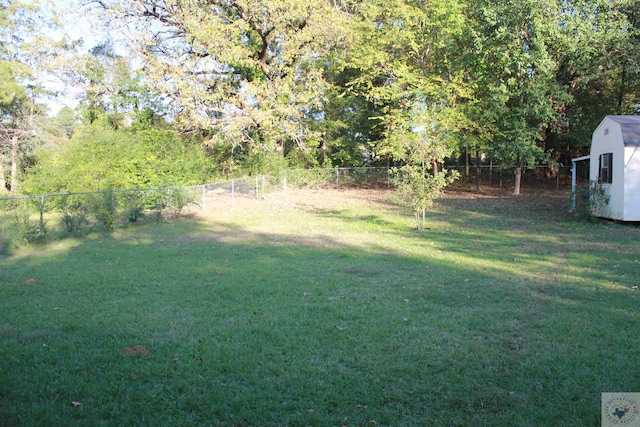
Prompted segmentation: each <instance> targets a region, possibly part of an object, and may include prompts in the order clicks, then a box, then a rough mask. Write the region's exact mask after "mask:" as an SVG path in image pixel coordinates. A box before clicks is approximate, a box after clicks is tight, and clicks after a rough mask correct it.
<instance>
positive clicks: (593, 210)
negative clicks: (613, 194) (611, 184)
mask: <svg viewBox="0 0 640 427" xmlns="http://www.w3.org/2000/svg"><path fill="white" fill-rule="evenodd" d="M576 191H577V194H575V195H574V196H575V200H576V206H575V209H576V213H577V215H578V217H579V218H581V219H583V220H586V221H589V222H595V221H598V220H599V219H600V218H601V217H602V216H603V214H604V208H605V207H606V205H608V204H609V194H608V192H607V190H606V189H605V188H604V187H603V186H602V185H601V184H599V183H597V182H595V181H591V182H590V183H589V186H581V187H579V188H578V189H577V190H576Z"/></svg>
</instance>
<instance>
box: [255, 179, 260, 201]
mask: <svg viewBox="0 0 640 427" xmlns="http://www.w3.org/2000/svg"><path fill="white" fill-rule="evenodd" d="M259 191H260V189H259V188H258V175H256V194H255V198H256V199H257V198H258V193H259Z"/></svg>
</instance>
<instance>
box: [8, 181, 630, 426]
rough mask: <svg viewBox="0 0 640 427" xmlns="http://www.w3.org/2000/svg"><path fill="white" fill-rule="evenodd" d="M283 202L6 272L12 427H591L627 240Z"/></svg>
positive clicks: (41, 249)
mask: <svg viewBox="0 0 640 427" xmlns="http://www.w3.org/2000/svg"><path fill="white" fill-rule="evenodd" d="M389 195H390V193H388V192H386V191H375V190H349V191H329V190H327V191H300V190H298V191H293V190H290V191H287V192H282V193H275V194H272V195H269V196H268V197H267V199H266V200H253V201H252V200H243V201H241V202H239V203H237V204H236V207H235V208H233V209H231V208H229V207H226V208H225V209H220V210H210V211H208V212H207V214H206V215H201V214H194V215H193V216H192V217H188V218H182V219H176V220H171V221H170V222H168V223H151V224H146V225H139V226H132V227H129V228H127V229H124V230H119V231H117V232H114V233H112V234H110V235H102V234H98V235H91V236H89V237H85V238H82V239H71V238H70V239H66V240H63V241H59V242H53V243H50V244H46V245H36V246H32V247H31V248H30V249H25V250H22V251H20V252H18V253H14V254H12V255H10V256H3V257H0V424H1V425H6V426H37V425H42V426H63V425H64V426H74V425H82V426H86V425H113V426H123V425H127V426H135V425H140V426H150V425H168V426H169V425H170V426H191V425H192V426H206V425H212V426H287V425H289V426H306V425H314V426H315V425H331V426H340V425H346V426H366V425H372V426H373V425H377V426H405V425H406V426H410V425H420V426H424V425H433V426H483V425H486V426H570V425H571V426H595V425H600V417H601V409H600V398H601V392H607V391H609V392H620V391H627V392H628V391H637V392H640V368H639V367H638V360H640V334H639V333H638V331H639V329H640V310H639V302H640V299H639V296H638V292H639V291H638V290H637V288H634V287H637V285H639V284H640V245H639V244H638V243H639V241H640V239H639V238H640V228H638V227H637V226H634V225H618V224H613V223H596V224H589V223H582V222H578V221H576V220H575V219H573V218H572V217H571V216H569V215H568V214H567V212H566V211H567V206H568V196H567V194H566V193H562V194H558V193H545V194H538V195H531V194H530V195H526V196H523V197H520V198H512V197H491V196H483V197H477V196H475V195H473V194H470V193H453V194H449V195H447V197H446V198H445V199H442V200H441V201H439V202H438V203H437V206H436V208H435V209H434V211H433V212H432V213H431V214H430V216H429V229H428V230H426V231H417V230H415V229H413V225H414V223H413V221H412V219H411V218H409V217H407V216H406V215H405V214H404V213H403V212H401V211H399V210H398V209H397V208H396V207H395V206H393V205H392V204H390V203H389V202H388V198H389Z"/></svg>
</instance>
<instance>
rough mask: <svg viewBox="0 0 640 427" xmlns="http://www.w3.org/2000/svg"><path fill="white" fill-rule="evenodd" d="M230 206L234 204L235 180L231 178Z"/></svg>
mask: <svg viewBox="0 0 640 427" xmlns="http://www.w3.org/2000/svg"><path fill="white" fill-rule="evenodd" d="M231 206H233V207H235V206H236V180H235V179H232V180H231Z"/></svg>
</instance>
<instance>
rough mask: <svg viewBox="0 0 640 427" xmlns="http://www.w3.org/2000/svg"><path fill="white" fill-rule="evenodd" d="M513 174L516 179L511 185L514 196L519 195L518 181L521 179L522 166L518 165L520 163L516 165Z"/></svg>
mask: <svg viewBox="0 0 640 427" xmlns="http://www.w3.org/2000/svg"><path fill="white" fill-rule="evenodd" d="M515 175H516V179H515V184H514V185H513V195H514V196H519V195H520V181H521V180H522V166H520V165H518V166H516V171H515Z"/></svg>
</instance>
